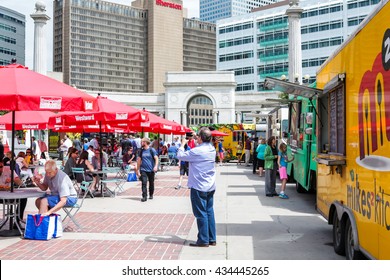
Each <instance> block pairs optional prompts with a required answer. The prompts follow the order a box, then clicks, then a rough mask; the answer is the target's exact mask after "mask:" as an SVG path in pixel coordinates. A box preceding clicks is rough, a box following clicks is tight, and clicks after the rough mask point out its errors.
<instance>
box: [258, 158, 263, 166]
mask: <svg viewBox="0 0 390 280" xmlns="http://www.w3.org/2000/svg"><path fill="white" fill-rule="evenodd" d="M257 165H258V167H261V168H264V159H259V158H257Z"/></svg>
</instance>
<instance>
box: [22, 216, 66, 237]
mask: <svg viewBox="0 0 390 280" xmlns="http://www.w3.org/2000/svg"><path fill="white" fill-rule="evenodd" d="M62 232H63V231H62V221H61V216H60V215H58V214H51V215H50V216H41V214H36V215H31V214H28V215H27V220H26V229H25V231H24V238H26V239H33V240H49V239H51V238H53V237H54V238H56V237H60V236H62Z"/></svg>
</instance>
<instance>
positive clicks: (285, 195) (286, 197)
mask: <svg viewBox="0 0 390 280" xmlns="http://www.w3.org/2000/svg"><path fill="white" fill-rule="evenodd" d="M279 197H280V198H283V199H288V195H287V194H285V193H281V194H279Z"/></svg>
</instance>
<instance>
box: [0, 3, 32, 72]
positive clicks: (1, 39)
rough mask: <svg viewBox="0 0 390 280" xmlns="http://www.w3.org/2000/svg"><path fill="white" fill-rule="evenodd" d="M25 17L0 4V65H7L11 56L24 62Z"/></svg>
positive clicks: (19, 61)
mask: <svg viewBox="0 0 390 280" xmlns="http://www.w3.org/2000/svg"><path fill="white" fill-rule="evenodd" d="M25 46H26V17H25V16H24V15H22V14H20V13H18V12H16V11H14V10H11V9H8V8H5V7H2V6H0V65H8V64H10V63H11V60H12V59H13V58H16V60H17V63H19V64H22V65H24V64H25V49H26V47H25Z"/></svg>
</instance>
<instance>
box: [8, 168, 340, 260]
mask: <svg viewBox="0 0 390 280" xmlns="http://www.w3.org/2000/svg"><path fill="white" fill-rule="evenodd" d="M217 172H218V174H217V191H216V194H215V215H216V222H217V246H210V247H208V248H193V247H190V246H189V245H188V244H189V243H190V242H194V241H196V235H197V226H196V222H195V219H194V216H193V215H192V210H191V204H190V198H189V193H190V191H189V189H187V188H181V189H179V190H176V189H175V186H176V185H177V183H178V181H179V170H178V167H174V166H172V167H170V169H169V170H167V171H163V172H158V174H157V178H156V189H155V194H154V199H153V200H148V201H147V202H140V198H141V184H140V182H139V181H138V182H127V183H125V185H124V191H123V192H122V193H120V194H118V195H117V196H116V197H104V198H103V197H95V198H88V197H87V198H86V199H85V201H84V205H83V208H82V209H81V210H80V212H79V213H78V214H77V216H76V217H77V220H78V221H79V222H80V224H81V225H82V227H83V228H82V229H81V230H77V228H76V227H75V225H74V224H73V223H69V225H68V227H67V228H66V230H65V232H64V235H63V237H61V238H58V239H52V240H50V241H34V240H24V239H21V238H20V237H7V238H5V237H0V238H1V242H0V259H2V260H19V259H24V260H95V259H104V260H196V259H198V260H227V259H231V260H241V259H248V260H251V259H252V260H254V259H322V258H324V259H327V258H330V257H332V258H333V257H335V254H334V253H333V248H332V247H331V227H330V226H329V225H327V224H326V222H325V221H324V220H323V219H322V218H320V215H319V214H318V213H317V212H316V210H315V209H314V203H315V200H314V197H315V196H314V195H302V194H297V193H296V192H295V190H294V188H293V186H292V185H288V187H287V193H288V194H289V195H290V199H288V200H283V199H280V198H278V197H274V198H269V197H265V195H264V177H259V176H258V175H255V174H252V167H245V166H237V165H236V164H235V163H228V164H227V165H225V166H218V167H217ZM186 183H187V181H186V180H184V184H183V185H184V186H186ZM279 186H280V182H278V187H277V190H278V189H279ZM26 213H36V210H35V209H34V199H29V201H28V205H27V209H26ZM59 213H60V214H61V215H64V213H63V212H62V211H60V212H59ZM302 229H304V230H305V231H309V232H310V231H311V232H312V235H310V236H305V237H304V238H303V236H302V235H303V234H302V233H301V232H302ZM307 242H314V243H315V244H317V243H318V245H317V246H318V248H316V249H318V250H322V247H323V248H324V250H323V251H326V252H328V253H326V254H324V256H321V257H318V256H316V255H314V254H315V253H314V252H311V250H308V249H307V248H306V247H305V246H307V245H306V244H307ZM329 243H330V244H329ZM281 252H286V254H285V255H284V254H280V253H281ZM282 255H284V256H283V257H282Z"/></svg>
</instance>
